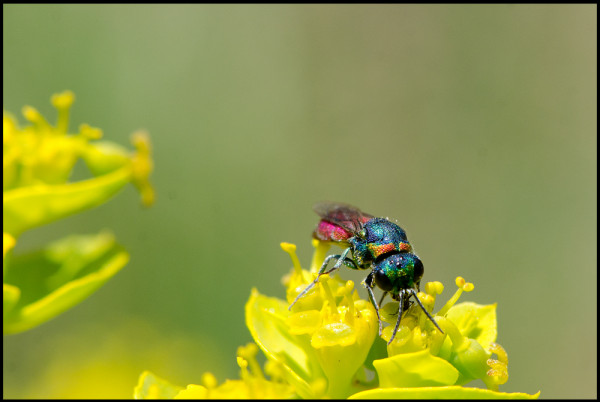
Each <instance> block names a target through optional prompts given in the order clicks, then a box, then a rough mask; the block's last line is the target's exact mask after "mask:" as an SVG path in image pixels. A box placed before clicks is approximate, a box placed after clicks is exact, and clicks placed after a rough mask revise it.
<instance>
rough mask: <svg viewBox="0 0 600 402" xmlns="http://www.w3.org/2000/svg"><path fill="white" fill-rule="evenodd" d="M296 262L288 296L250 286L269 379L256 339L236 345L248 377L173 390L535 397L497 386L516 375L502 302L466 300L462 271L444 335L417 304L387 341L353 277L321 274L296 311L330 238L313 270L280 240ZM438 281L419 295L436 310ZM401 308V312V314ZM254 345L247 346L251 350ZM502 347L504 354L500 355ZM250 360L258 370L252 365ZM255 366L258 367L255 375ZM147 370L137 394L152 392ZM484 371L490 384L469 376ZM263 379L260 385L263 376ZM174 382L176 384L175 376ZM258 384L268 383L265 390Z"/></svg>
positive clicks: (249, 307) (249, 308)
mask: <svg viewBox="0 0 600 402" xmlns="http://www.w3.org/2000/svg"><path fill="white" fill-rule="evenodd" d="M281 246H282V248H283V249H284V250H285V251H287V252H288V253H289V254H290V256H291V257H292V261H293V263H294V268H293V270H292V272H291V273H290V274H289V275H287V276H286V277H285V278H284V284H285V286H286V288H287V292H286V300H281V299H278V298H273V297H267V296H264V295H261V294H260V293H259V292H258V291H257V290H256V289H252V292H251V295H250V299H249V300H248V303H247V304H246V325H247V326H248V329H249V330H250V334H251V335H252V338H253V339H254V342H255V343H256V345H258V347H259V348H260V349H261V350H262V351H263V353H264V354H265V355H266V357H267V363H266V366H265V372H266V373H267V374H269V375H270V377H271V379H270V380H267V379H266V378H265V377H264V375H263V373H262V372H261V371H260V368H258V364H257V363H256V359H255V357H254V355H255V353H256V349H257V348H256V346H254V344H250V345H248V346H247V347H245V348H240V350H238V364H239V365H240V367H241V368H242V372H241V379H240V380H227V381H225V382H224V383H223V384H221V385H217V382H216V380H215V379H214V377H213V376H212V375H211V374H210V373H206V374H205V375H204V376H203V380H202V384H203V385H193V384H192V385H189V386H188V387H187V388H186V389H185V390H182V391H180V392H178V393H177V394H176V395H175V398H186V399H187V398H222V397H225V398H267V397H274V398H288V397H294V398H298V397H300V398H351V399H406V398H410V399H414V398H424V399H535V398H537V397H538V396H539V394H540V393H539V392H538V393H537V394H534V395H530V394H524V393H504V392H499V391H498V386H499V385H501V384H503V383H505V382H506V381H507V379H508V357H507V355H506V352H505V351H504V349H503V348H502V347H501V346H500V345H498V344H497V343H496V342H495V341H496V336H497V327H496V305H495V304H493V305H478V304H475V303H471V302H465V303H459V304H457V303H456V302H457V301H458V298H459V297H460V295H461V294H462V293H463V292H469V291H471V290H473V285H472V284H471V283H467V282H466V281H465V280H464V279H462V278H460V277H459V278H457V280H456V285H457V286H458V290H457V291H456V292H455V294H454V295H453V296H452V297H451V298H450V300H449V301H448V302H447V303H446V304H445V305H444V306H443V307H442V308H441V309H440V310H439V311H438V312H437V313H432V314H433V315H434V317H435V320H436V322H437V323H438V324H439V325H440V327H441V328H442V329H443V331H444V333H443V334H442V333H441V332H440V331H439V330H437V329H436V328H435V327H434V326H433V324H432V323H431V321H430V320H429V319H427V317H426V316H425V314H424V313H423V312H422V311H421V309H420V308H419V307H418V306H412V307H411V308H409V309H408V311H407V312H406V315H404V316H403V318H402V321H401V325H400V328H399V330H398V332H397V334H396V337H395V339H394V340H393V341H392V342H391V343H390V344H389V345H387V341H388V340H389V339H390V336H391V332H392V326H387V327H386V328H385V329H384V331H383V333H382V336H381V337H379V336H378V334H377V332H378V321H377V315H376V313H375V311H374V308H373V307H372V305H371V304H370V303H369V302H368V301H366V300H362V299H360V298H359V296H358V293H357V292H356V290H355V289H354V283H353V282H352V281H346V282H344V281H343V280H341V279H340V277H339V275H336V277H334V278H330V277H329V276H328V275H322V276H321V277H320V278H319V285H318V286H315V287H314V288H313V289H311V290H310V291H309V292H308V293H307V294H306V295H305V296H304V297H302V298H301V299H299V300H298V302H297V303H296V304H295V305H294V306H293V307H292V310H291V311H289V310H288V307H289V306H290V303H291V302H292V301H293V300H294V299H295V298H296V296H297V294H298V293H299V292H301V291H302V290H303V289H304V288H305V287H306V285H308V284H309V283H310V282H311V281H312V280H313V279H314V277H315V276H316V271H317V267H320V266H321V262H322V261H323V259H324V257H325V255H326V252H327V249H328V247H329V246H328V245H327V244H324V243H322V242H321V243H320V242H318V241H315V248H316V250H315V256H314V258H313V262H312V264H311V269H310V271H305V270H303V269H302V268H301V267H300V263H299V261H298V258H297V257H296V254H295V249H296V246H294V245H293V244H288V243H282V245H281ZM443 288H444V287H443V285H442V284H441V283H439V282H430V283H428V284H426V285H425V287H424V289H425V292H424V293H419V295H418V297H419V298H420V299H421V302H422V303H423V305H424V306H425V307H426V308H427V309H428V310H433V307H434V304H435V299H436V296H437V295H439V294H441V293H442V291H443ZM397 312H398V305H397V302H392V303H388V304H386V305H385V306H383V307H382V308H381V310H380V313H381V315H382V319H383V320H385V321H389V322H391V323H395V322H396V318H397V317H396V316H397ZM394 314H395V315H396V316H394ZM250 350H251V351H252V352H249V351H250ZM493 355H496V356H497V359H493V358H492V356H493ZM248 366H249V367H250V368H251V369H250V371H248V370H247V369H246V367H248ZM250 373H251V374H250ZM153 378H155V377H154V376H152V375H149V374H148V373H145V374H143V375H142V377H141V378H140V383H139V385H138V387H137V388H136V391H135V396H136V397H142V398H143V397H150V396H151V395H150V394H151V393H149V392H147V391H146V392H142V390H147V389H150V388H149V385H148V382H149V381H150V382H152V379H153ZM474 379H481V380H483V382H484V383H485V384H486V386H487V388H488V389H480V388H467V387H464V386H463V385H464V384H466V383H468V382H470V381H472V380H474ZM257 384H260V387H259V386H258V385H257ZM169 387H170V389H173V386H171V385H169ZM164 388H165V385H164V380H160V381H159V380H156V381H155V388H153V389H154V390H155V392H154V394H153V395H165V394H164V393H163V392H160V390H162V389H164ZM257 389H262V390H263V391H262V392H258V391H257Z"/></svg>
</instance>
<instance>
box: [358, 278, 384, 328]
mask: <svg viewBox="0 0 600 402" xmlns="http://www.w3.org/2000/svg"><path fill="white" fill-rule="evenodd" d="M363 285H365V287H366V288H367V293H369V300H370V301H371V304H372V305H373V307H375V312H376V313H377V321H379V336H381V317H380V316H379V306H378V305H377V302H376V301H375V295H374V294H373V285H374V283H373V271H371V272H370V273H369V275H367V277H366V278H365V280H364V281H363ZM384 295H385V293H384ZM382 300H383V298H382ZM379 304H381V303H379Z"/></svg>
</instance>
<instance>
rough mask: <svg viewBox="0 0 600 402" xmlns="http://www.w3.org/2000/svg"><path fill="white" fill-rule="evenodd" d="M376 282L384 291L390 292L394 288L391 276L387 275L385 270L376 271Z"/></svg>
mask: <svg viewBox="0 0 600 402" xmlns="http://www.w3.org/2000/svg"><path fill="white" fill-rule="evenodd" d="M375 283H376V284H377V286H379V288H380V289H381V290H383V291H384V292H389V291H390V290H392V288H393V286H392V281H390V278H388V277H387V275H386V274H385V272H383V270H378V271H375Z"/></svg>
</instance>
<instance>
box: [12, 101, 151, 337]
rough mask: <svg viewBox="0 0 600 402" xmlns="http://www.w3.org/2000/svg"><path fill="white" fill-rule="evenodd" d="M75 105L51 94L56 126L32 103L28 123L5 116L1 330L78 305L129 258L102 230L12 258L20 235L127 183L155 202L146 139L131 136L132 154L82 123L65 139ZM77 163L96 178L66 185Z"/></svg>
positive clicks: (146, 200) (33, 323)
mask: <svg viewBox="0 0 600 402" xmlns="http://www.w3.org/2000/svg"><path fill="white" fill-rule="evenodd" d="M74 100H75V96H74V95H73V93H72V92H70V91H65V92H63V93H60V94H56V95H54V96H52V98H51V101H52V104H53V105H54V107H55V108H56V109H57V110H58V119H57V122H56V124H55V125H52V124H50V123H49V122H48V121H47V120H46V119H45V118H44V117H43V116H42V115H41V114H40V113H39V112H38V111H37V110H36V109H34V108H33V107H31V106H25V107H24V108H23V115H24V116H25V118H26V119H27V120H28V121H29V124H28V125H26V126H23V127H21V126H20V125H19V124H18V122H17V120H16V118H14V116H12V115H11V114H10V113H7V112H4V113H3V119H2V120H3V134H4V135H3V158H2V162H3V182H2V186H3V204H2V218H3V220H2V227H3V232H4V239H3V246H4V247H3V249H4V264H3V267H4V270H3V273H4V275H3V282H4V303H5V304H4V311H5V315H4V319H3V330H4V333H15V332H20V331H24V330H27V329H29V328H32V327H34V326H36V325H39V324H41V323H42V322H44V321H46V320H48V319H50V318H52V317H54V316H56V315H57V314H59V313H61V312H63V311H65V310H66V309H68V308H70V307H72V306H73V305H75V304H77V303H79V302H80V301H81V300H83V299H84V298H86V297H87V296H88V295H89V294H91V293H92V292H93V291H94V290H96V289H97V288H98V287H100V286H101V285H102V284H103V283H104V282H105V281H106V280H108V279H109V278H110V277H112V276H113V275H114V274H115V273H116V272H118V271H119V270H120V269H121V268H122V267H123V266H124V265H125V264H126V262H127V261H128V259H129V256H128V254H127V252H126V251H125V250H123V249H122V247H120V246H118V245H117V243H116V241H115V240H114V237H113V236H112V235H111V234H110V233H108V232H103V233H101V234H99V235H98V236H71V237H68V238H66V239H64V240H61V241H58V242H55V243H53V244H51V245H49V246H47V247H46V248H45V250H44V251H42V252H41V253H40V252H38V253H32V254H28V255H14V256H13V255H11V254H12V252H11V251H9V250H11V249H12V248H13V247H14V245H15V243H18V239H19V236H20V235H21V234H22V233H23V232H24V231H26V230H30V229H33V228H36V227H38V226H41V225H44V224H47V223H51V222H54V221H56V220H58V219H61V218H64V217H67V216H69V215H72V214H75V213H78V212H81V211H84V210H86V209H90V208H93V207H95V206H98V205H100V204H102V203H104V202H106V201H108V200H109V199H110V198H111V197H112V196H113V195H114V194H116V193H117V192H118V191H119V190H120V189H121V188H123V187H124V186H125V185H126V184H127V183H130V182H131V183H133V184H134V185H135V186H136V187H137V188H138V189H139V190H140V193H141V196H142V203H143V204H144V205H147V206H149V205H151V204H152V202H153V201H154V190H153V188H152V186H151V185H150V183H149V177H150V173H151V172H152V159H151V154H150V151H151V147H150V142H149V138H148V136H147V134H145V133H143V132H139V133H136V134H134V136H133V143H134V146H135V148H136V151H135V152H129V151H127V150H126V149H124V148H122V147H120V146H118V145H116V144H113V143H111V142H108V141H99V139H100V138H101V137H102V131H101V130H100V129H98V128H93V127H90V126H89V125H87V124H82V125H81V126H80V127H79V131H78V132H77V133H75V134H69V132H68V130H69V128H68V127H69V111H70V107H71V105H72V104H73V102H74ZM80 158H81V159H82V160H83V161H84V162H85V163H86V165H87V166H88V168H89V170H90V172H91V173H92V175H93V176H94V177H92V178H90V179H86V180H81V181H76V182H70V181H69V178H70V175H71V173H72V170H73V167H74V165H75V163H76V162H77V161H78V160H79V159H80ZM92 267H93V268H92Z"/></svg>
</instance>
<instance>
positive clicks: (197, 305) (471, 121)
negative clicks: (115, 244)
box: [3, 5, 597, 398]
mask: <svg viewBox="0 0 600 402" xmlns="http://www.w3.org/2000/svg"><path fill="white" fill-rule="evenodd" d="M596 12H597V7H596V6H595V5H547V6H533V5H492V6H490V5H483V6H461V5H425V6H420V5H373V6H368V5H346V6H340V5H172V6H170V5H157V6H133V5H127V6H116V5H94V6H84V5H61V6H57V5H31V6H30V5H4V6H3V22H4V27H3V33H4V36H3V37H4V41H3V45H4V47H3V56H4V63H3V67H4V68H3V81H4V90H3V105H4V108H5V109H6V110H9V111H12V112H14V113H16V114H19V113H20V110H21V107H22V106H24V105H26V104H28V105H32V106H35V107H36V108H38V109H39V110H40V111H41V112H42V113H43V114H45V115H46V116H47V117H48V118H49V119H50V120H54V118H55V111H54V110H53V108H52V107H51V105H50V102H49V98H50V95H51V94H53V93H55V92H59V91H62V90H64V89H71V90H73V91H74V92H75V94H76V97H77V100H76V102H75V104H74V106H73V109H72V115H71V128H72V129H75V128H76V127H78V125H79V124H80V123H84V122H85V123H89V124H91V125H93V126H96V127H100V128H102V129H103V130H104V134H105V139H107V140H111V141H115V142H118V143H121V144H123V145H128V146H130V144H129V135H130V134H131V133H132V132H133V131H134V130H136V129H138V128H145V129H147V130H148V131H149V133H150V135H151V139H152V141H153V145H154V159H155V163H156V170H155V174H154V176H153V182H154V184H155V187H156V190H157V202H156V204H155V206H154V207H152V208H151V209H148V210H143V209H142V208H141V207H140V205H139V197H138V194H137V192H136V191H135V190H134V189H133V188H128V189H127V190H126V191H125V192H123V193H121V194H119V195H118V196H117V197H116V198H115V199H114V200H112V201H111V202H109V203H108V204H107V205H104V206H102V207H99V208H97V209H95V210H92V211H88V212H86V213H84V214H80V215H77V216H74V217H71V218H68V219H66V220H63V221H61V222H59V223H56V224H52V225H49V226H47V227H44V228H40V229H37V230H35V231H32V232H30V233H26V234H25V235H24V236H23V237H22V238H21V239H20V243H19V244H18V245H17V248H16V250H15V252H16V253H18V252H19V251H25V250H28V249H31V248H35V247H39V246H41V245H43V244H45V243H46V242H48V241H50V240H53V239H57V238H60V237H63V236H65V235H67V234H69V233H95V232H98V231H100V230H101V229H102V228H110V229H111V230H112V231H113V232H114V233H115V234H116V236H117V239H118V240H119V242H120V243H121V244H123V245H124V246H125V247H126V248H127V249H128V250H129V252H130V253H131V257H132V258H131V262H130V263H129V264H128V265H127V266H126V267H125V268H124V269H123V271H122V272H120V273H119V274H118V275H117V276H116V277H115V278H113V279H112V280H110V281H109V282H108V283H107V284H106V285H105V286H104V287H103V288H102V289H100V290H99V291H98V292H97V293H96V294H94V295H93V296H92V297H90V298H89V299H88V300H86V301H85V302H83V303H82V304H80V305H79V306H77V307H75V308H74V309H73V310H70V311H68V312H67V313H65V314H63V315H61V316H59V317H58V318H56V319H54V320H53V321H50V322H48V323H46V324H44V325H42V326H40V327H38V328H36V329H34V330H31V331H29V332H26V333H23V334H19V335H13V336H7V337H4V341H3V352H4V357H3V383H4V384H3V385H4V386H3V396H4V397H6V398H25V397H27V398H65V397H95V398H103V397H125V398H126V397H131V396H132V391H133V387H134V386H135V384H136V382H137V378H138V375H139V374H140V373H141V372H142V371H143V370H145V369H148V370H151V371H153V372H154V373H155V374H157V375H159V376H162V377H164V378H167V379H169V380H171V381H172V382H173V383H176V384H179V385H186V384H189V383H199V381H200V376H201V374H202V373H203V372H205V371H211V372H213V373H214V374H215V375H216V376H217V378H218V379H219V381H223V380H224V379H225V378H237V376H238V368H237V365H236V360H235V351H236V348H237V346H238V345H242V344H245V343H246V342H248V341H250V340H251V337H250V334H249V332H248V330H247V328H246V327H245V324H244V304H245V302H246V300H247V299H248V297H249V295H250V289H251V288H252V287H257V288H258V290H259V291H260V292H261V293H264V294H268V295H272V296H277V297H282V298H283V296H284V289H283V287H282V286H281V284H280V280H281V277H282V275H283V274H285V273H287V272H288V270H289V268H290V267H291V262H290V260H289V257H288V256H287V255H286V253H284V252H283V251H282V250H281V249H280V247H279V243H280V242H282V241H288V242H292V243H295V244H297V245H298V254H299V257H300V260H301V261H302V263H303V264H304V266H307V265H308V263H309V261H310V258H311V255H312V247H311V240H310V239H311V231H312V230H313V228H314V226H315V224H316V223H317V221H318V218H317V216H316V215H315V214H314V213H313V212H312V205H313V204H314V203H315V202H317V201H320V200H332V201H343V202H347V203H351V204H354V205H356V206H358V207H360V208H361V209H363V210H364V211H366V212H369V213H372V214H375V215H380V216H385V217H390V218H393V219H397V220H398V222H399V223H400V224H401V226H402V227H403V228H404V229H405V230H406V231H407V233H408V235H409V239H410V240H411V242H412V244H413V245H414V246H415V249H416V251H417V253H418V254H419V256H420V257H421V258H422V260H423V261H424V264H425V277H424V281H431V280H439V281H442V282H443V283H444V284H445V285H446V291H445V293H444V294H443V295H442V296H441V301H442V302H443V301H445V300H447V298H448V297H450V295H451V294H452V293H453V292H454V289H455V286H454V284H453V282H454V278H455V277H456V276H458V275H462V276H464V277H465V278H466V279H467V280H468V281H470V282H473V283H474V284H475V290H474V291H473V292H472V293H469V294H466V295H464V296H463V298H462V300H463V301H465V300H472V301H476V302H479V303H482V304H487V303H493V302H498V323H499V329H500V332H499V338H498V342H499V343H500V344H501V345H503V346H504V347H505V349H506V350H507V351H508V354H509V359H510V364H509V373H510V379H509V381H508V383H507V384H506V385H504V386H502V387H501V390H502V391H510V392H512V391H520V392H528V393H535V392H537V391H538V390H541V391H542V395H541V396H542V397H544V398H594V397H597V379H596V376H597V356H596V354H597V329H596V324H597V304H596V303H597V285H596V280H597V271H596V264H597V248H596V242H597V205H596V203H597V196H596V191H597V182H596V180H597V175H596V166H597V153H596V145H597V137H596V130H597V115H596V108H597V92H596V87H597V75H596V73H597V70H596V69H597V64H596V63H597V62H596V57H597V39H596V33H597V17H596V15H597V14H596ZM21 121H22V122H23V121H24V120H23V119H21ZM341 274H342V276H344V277H345V278H349V279H354V280H356V281H360V280H361V279H362V277H363V276H364V273H361V272H359V273H358V275H354V274H355V273H353V272H351V271H350V270H344V271H342V272H341Z"/></svg>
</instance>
